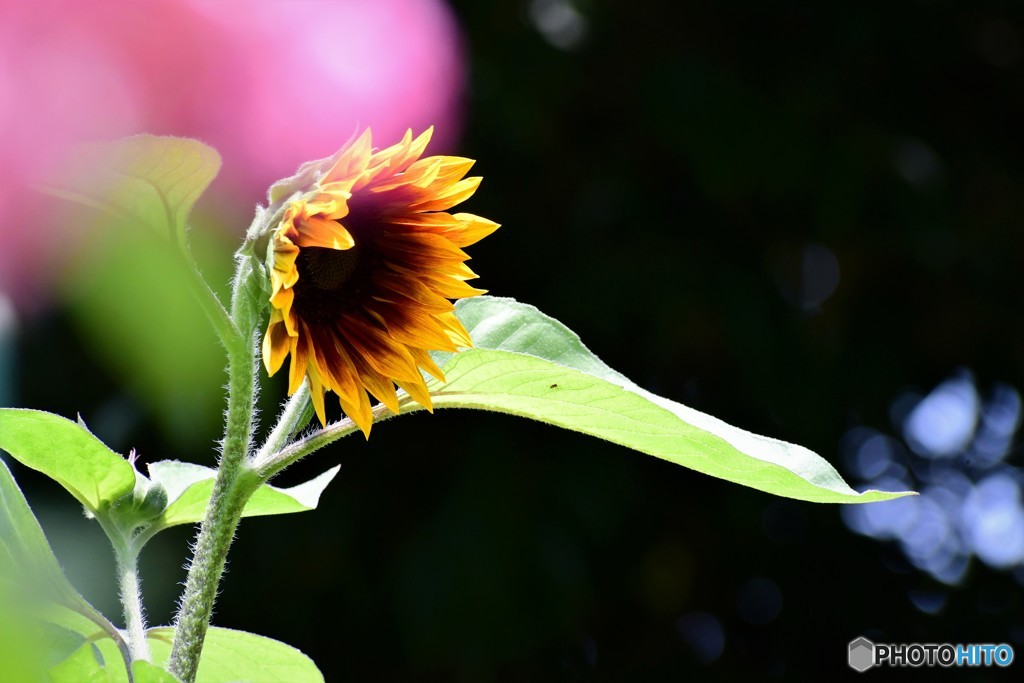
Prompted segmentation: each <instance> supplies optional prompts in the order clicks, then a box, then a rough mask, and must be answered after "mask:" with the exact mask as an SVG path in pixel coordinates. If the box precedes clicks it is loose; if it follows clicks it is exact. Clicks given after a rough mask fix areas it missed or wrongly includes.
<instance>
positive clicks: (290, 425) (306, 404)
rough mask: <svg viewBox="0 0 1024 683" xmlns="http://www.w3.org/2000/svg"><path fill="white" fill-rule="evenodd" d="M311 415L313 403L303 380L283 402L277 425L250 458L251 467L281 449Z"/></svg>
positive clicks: (257, 466)
mask: <svg viewBox="0 0 1024 683" xmlns="http://www.w3.org/2000/svg"><path fill="white" fill-rule="evenodd" d="M312 417H313V404H312V402H311V401H310V400H309V383H308V382H303V383H302V386H300V387H299V389H298V391H296V392H295V393H294V394H292V396H291V398H289V399H288V402H287V403H286V404H285V406H284V409H283V410H282V411H281V415H280V416H279V417H278V418H277V425H276V426H275V427H274V430H273V431H272V432H271V433H270V436H268V437H267V440H266V442H264V444H263V446H261V447H260V450H259V452H257V453H256V455H255V456H254V457H253V459H252V466H253V469H257V470H258V469H259V468H260V463H262V462H265V461H267V460H268V459H269V458H270V456H271V455H273V454H274V453H276V452H277V451H279V450H281V449H282V448H283V447H284V445H285V444H286V443H288V442H289V441H290V440H291V439H292V438H293V437H294V436H295V434H297V433H298V431H299V430H300V429H302V428H303V427H305V426H306V425H307V424H309V420H310V418H312Z"/></svg>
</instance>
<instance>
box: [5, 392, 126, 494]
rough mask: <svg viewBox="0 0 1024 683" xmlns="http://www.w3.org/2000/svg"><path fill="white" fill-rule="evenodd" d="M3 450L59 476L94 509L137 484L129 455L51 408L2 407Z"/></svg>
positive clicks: (43, 470) (41, 470)
mask: <svg viewBox="0 0 1024 683" xmlns="http://www.w3.org/2000/svg"><path fill="white" fill-rule="evenodd" d="M0 449H3V450H5V451H7V452H8V453H10V454H11V456H12V457H14V458H15V459H16V460H17V461H18V462H20V463H21V464H23V465H25V466H26V467H31V468H32V469H34V470H38V471H40V472H42V473H43V474H45V475H47V476H48V477H50V478H52V479H55V480H56V481H58V482H59V483H60V485H61V486H63V487H64V488H66V489H67V490H68V491H69V492H70V493H71V495H73V496H74V497H75V498H77V499H78V500H79V502H81V503H82V505H84V506H85V507H87V508H88V509H89V510H92V511H93V512H96V511H97V510H99V509H100V508H101V507H104V506H107V505H109V504H110V503H112V502H114V501H115V500H117V499H119V498H121V497H122V496H124V495H125V494H127V493H130V492H131V490H132V488H134V486H135V472H134V470H133V469H132V466H131V464H129V462H128V461H127V460H125V459H124V458H122V457H121V456H120V455H118V454H117V453H115V452H114V451H112V450H110V449H109V448H107V446H106V445H105V444H104V443H103V442H102V441H100V440H99V439H97V438H96V437H95V436H93V435H92V433H91V432H90V431H89V430H88V429H86V428H85V427H84V426H82V425H81V424H77V423H75V422H72V421H71V420H67V419H65V418H63V417H60V416H59V415H53V414H52V413H45V412H42V411H39V410H22V409H19V408H0Z"/></svg>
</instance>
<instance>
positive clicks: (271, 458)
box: [252, 398, 424, 481]
mask: <svg viewBox="0 0 1024 683" xmlns="http://www.w3.org/2000/svg"><path fill="white" fill-rule="evenodd" d="M423 409H424V408H423V406H421V405H419V404H418V403H416V402H415V401H413V400H412V399H410V398H403V399H401V400H400V401H399V412H400V414H405V413H411V412H414V411H416V410H423ZM394 416H395V413H392V412H391V411H390V410H388V409H387V408H385V407H384V406H383V405H381V404H379V403H378V404H377V405H375V406H374V407H373V423H374V424H377V423H378V422H381V421H382V420H386V419H388V418H390V417H394ZM358 429H359V427H358V426H357V425H356V423H355V422H353V421H352V420H350V419H349V418H345V419H344V420H338V421H337V422H332V423H331V424H329V425H327V426H326V427H324V428H323V429H319V430H317V431H315V432H313V433H312V434H310V435H309V436H306V437H304V438H302V439H299V440H298V441H295V442H293V443H291V444H289V445H288V446H287V447H286V448H282V449H281V450H279V451H276V452H269V453H266V454H264V453H263V452H262V451H261V452H260V455H261V456H262V457H259V458H257V459H255V460H253V463H252V467H253V469H254V470H256V471H257V472H258V473H259V477H260V479H261V480H262V481H270V479H271V478H272V477H273V476H274V475H275V474H277V473H279V472H280V471H281V470H283V469H285V468H286V467H288V466H289V465H292V464H294V463H296V462H298V461H299V460H301V459H302V458H304V457H306V456H307V455H309V454H310V453H312V452H313V451H318V450H320V449H321V448H323V447H324V446H327V445H329V444H332V443H334V442H335V441H337V440H338V439H340V438H342V437H343V436H348V435H349V434H351V433H352V432H355V431H358Z"/></svg>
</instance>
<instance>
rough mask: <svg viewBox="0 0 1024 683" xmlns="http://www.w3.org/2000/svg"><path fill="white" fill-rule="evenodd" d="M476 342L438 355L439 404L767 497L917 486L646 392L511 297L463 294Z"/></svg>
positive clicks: (855, 499)
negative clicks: (616, 448) (886, 484)
mask: <svg viewBox="0 0 1024 683" xmlns="http://www.w3.org/2000/svg"><path fill="white" fill-rule="evenodd" d="M456 313H457V315H458V317H459V319H460V320H461V321H462V323H463V324H464V325H465V326H466V329H467V330H469V333H470V335H471V336H472V338H473V342H474V345H475V348H473V349H469V350H467V351H463V352H461V353H458V354H456V355H454V356H450V355H440V354H439V355H438V359H439V361H440V362H441V363H444V364H443V366H442V369H443V370H444V373H445V376H446V378H447V380H448V381H447V382H445V383H441V382H437V381H433V382H431V383H430V384H429V388H430V390H431V394H432V397H433V401H434V405H435V406H438V407H452V408H480V409H485V410H496V411H499V412H505V413H510V414H513V415H520V416H522V417H529V418H532V419H535V420H539V421H541V422H547V423H548V424H553V425H556V426H559V427H564V428H566V429H573V430H576V431H579V432H583V433H585V434H590V435H592V436H597V437H599V438H602V439H606V440H608V441H611V442H613V443H617V444H621V445H623V446H626V447H628V448H633V449H635V450H638V451H641V452H643V453H647V454H649V455H654V456H657V457H659V458H663V459H665V460H668V461H670V462H674V463H676V464H679V465H683V466H685V467H689V468H691V469H694V470H697V471H698V472H703V473H704V474H708V475H711V476H713V477H719V478H721V479H726V480H728V481H732V482H735V483H737V484H743V485H745V486H750V487H752V488H756V489H760V490H762V491H766V492H768V493H772V494H775V495H778V496H785V497H789V498H797V499H800V500H807V501H812V502H819V503H867V502H872V501H880V500H889V499H892V498H898V497H900V496H905V495H910V493H909V492H892V493H890V492H882V491H865V492H864V493H858V492H857V491H855V490H853V489H852V488H850V486H849V485H848V484H847V483H846V482H845V481H843V479H842V477H840V476H839V473H838V472H836V470H835V469H834V468H833V467H832V466H831V465H830V464H829V463H828V462H826V461H825V460H823V459H822V458H821V457H820V456H818V455H816V454H815V453H812V452H811V451H809V450H808V449H806V448H803V447H802V446H797V445H795V444H790V443H786V442H784V441H778V440H776V439H772V438H769V437H765V436H758V435H756V434H752V433H750V432H747V431H744V430H742V429H739V428H737V427H733V426H731V425H728V424H726V423H725V422H722V421H721V420H719V419H718V418H715V417H712V416H710V415H706V414H704V413H701V412H698V411H696V410H693V409H692V408H688V407H686V406H684V405H681V404H679V403H675V402H673V401H670V400H668V399H665V398H662V397H660V396H655V395H654V394H651V393H650V392H647V391H645V390H643V389H641V388H640V387H638V386H637V385H636V384H634V383H633V382H631V381H630V380H628V379H627V378H625V377H624V376H622V375H621V374H619V373H617V372H615V371H614V370H612V369H611V368H609V367H608V366H607V365H605V364H604V363H603V362H602V361H601V360H600V359H599V358H597V356H595V355H594V354H592V353H591V352H590V351H589V350H588V349H587V348H586V347H585V346H584V345H583V343H582V342H581V341H580V339H579V337H578V336H577V335H576V334H575V333H573V332H572V331H571V330H569V329H568V328H567V327H565V326H564V325H562V324H561V323H560V322H558V321H557V320H554V319H553V318H550V317H548V316H546V315H544V314H543V313H541V312H540V311H538V310H537V309H536V308H534V307H532V306H527V305H525V304H521V303H518V302H516V301H514V300H511V299H500V298H494V297H478V298H474V299H466V300H462V301H460V302H459V303H458V306H457V308H456Z"/></svg>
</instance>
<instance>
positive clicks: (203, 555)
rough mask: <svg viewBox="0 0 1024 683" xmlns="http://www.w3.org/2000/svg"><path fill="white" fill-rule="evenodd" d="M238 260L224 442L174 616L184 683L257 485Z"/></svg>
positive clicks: (247, 277) (254, 311)
mask: <svg viewBox="0 0 1024 683" xmlns="http://www.w3.org/2000/svg"><path fill="white" fill-rule="evenodd" d="M237 262H238V270H237V272H236V274H235V280H234V286H233V293H232V300H231V313H232V316H231V317H232V320H233V324H234V326H235V328H236V329H237V330H238V331H239V333H240V338H239V339H238V340H237V341H236V342H235V343H229V344H226V347H227V350H228V412H227V420H226V424H225V429H224V446H223V451H222V453H221V459H220V464H219V466H218V469H217V479H216V482H215V483H214V488H213V494H212V495H211V497H210V504H209V507H208V508H207V510H206V518H205V519H204V520H203V523H202V526H201V527H200V529H199V535H198V536H197V538H196V544H195V550H194V552H193V557H192V563H191V564H190V566H189V571H188V577H187V578H186V580H185V590H184V592H183V593H182V597H181V604H180V606H179V609H178V616H177V618H176V619H175V628H174V642H173V643H172V645H171V656H170V662H169V667H168V668H169V670H170V672H171V673H172V674H174V675H176V676H177V677H178V678H180V679H181V680H182V681H184V683H194V681H195V677H196V671H197V669H198V667H199V656H200V654H201V652H202V649H203V642H204V640H205V639H206V632H207V630H208V629H209V625H210V616H211V614H212V613H213V605H214V602H215V600H216V597H217V588H218V586H219V585H220V580H221V577H222V575H223V574H224V567H225V564H226V561H227V554H228V549H229V548H230V547H231V542H232V540H233V539H234V535H235V529H236V528H237V527H238V521H239V519H241V515H242V509H243V508H244V507H245V503H246V501H247V500H248V499H249V496H251V495H252V492H253V491H254V490H255V488H256V487H257V486H258V485H259V481H258V479H257V478H256V477H255V476H252V470H251V469H250V467H249V466H248V464H247V462H246V458H247V456H248V455H249V450H250V447H251V442H252V432H253V414H254V412H253V409H254V402H255V397H256V372H255V370H256V367H255V349H256V342H255V338H254V329H255V326H256V323H257V319H258V308H257V306H256V305H255V304H254V302H253V301H252V288H253V282H252V279H253V277H254V272H253V270H252V267H253V266H252V262H251V260H250V259H249V258H248V257H247V256H245V255H243V254H241V253H240V254H239V256H238V257H237Z"/></svg>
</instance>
